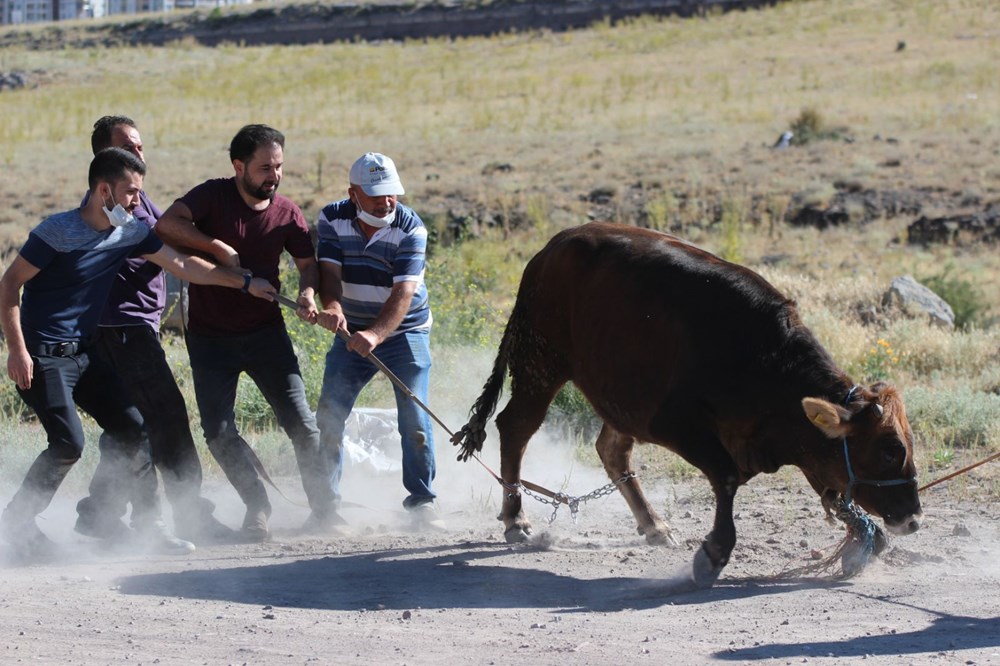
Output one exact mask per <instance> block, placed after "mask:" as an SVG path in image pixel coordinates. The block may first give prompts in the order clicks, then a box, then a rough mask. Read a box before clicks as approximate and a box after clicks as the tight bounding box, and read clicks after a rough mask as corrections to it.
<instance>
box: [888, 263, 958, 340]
mask: <svg viewBox="0 0 1000 666" xmlns="http://www.w3.org/2000/svg"><path fill="white" fill-rule="evenodd" d="M882 305H883V307H886V308H893V309H896V310H899V311H901V312H903V313H904V314H906V315H907V316H909V317H914V318H918V317H927V319H928V320H929V321H930V323H931V324H934V325H935V326H940V327H942V328H947V329H953V328H955V313H954V311H953V310H952V309H951V306H950V305H948V303H947V302H945V300H944V299H943V298H941V297H940V296H938V295H937V294H935V293H934V292H933V291H931V290H930V289H928V288H927V287H925V286H924V285H922V284H920V283H919V282H917V281H916V280H915V279H913V277H911V276H909V275H904V276H902V277H897V278H893V280H892V284H891V285H890V286H889V290H888V291H887V292H885V294H883V295H882Z"/></svg>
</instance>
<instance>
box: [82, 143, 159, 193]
mask: <svg viewBox="0 0 1000 666" xmlns="http://www.w3.org/2000/svg"><path fill="white" fill-rule="evenodd" d="M129 171H131V172H132V173H137V174H139V175H140V176H145V175H146V165H145V164H143V162H142V160H140V159H139V158H138V157H136V156H135V155H133V154H132V153H130V152H128V151H127V150H122V149H121V148H105V149H104V150H99V151H97V154H96V155H94V159H92V160H91V161H90V172H89V173H88V174H87V181H88V183H89V185H90V189H91V191H93V189H94V188H95V187H96V186H97V183H98V182H100V181H104V182H105V183H117V182H119V181H121V180H123V179H124V178H125V174H126V173H127V172H129Z"/></svg>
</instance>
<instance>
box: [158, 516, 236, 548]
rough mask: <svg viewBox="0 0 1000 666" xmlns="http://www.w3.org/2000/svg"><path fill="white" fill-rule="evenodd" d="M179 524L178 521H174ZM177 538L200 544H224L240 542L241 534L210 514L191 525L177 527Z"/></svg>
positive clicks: (200, 517)
mask: <svg viewBox="0 0 1000 666" xmlns="http://www.w3.org/2000/svg"><path fill="white" fill-rule="evenodd" d="M174 523H175V524H177V521H174ZM177 536H178V537H181V538H183V539H186V540H188V541H193V542H195V543H200V544H224V543H236V542H238V541H240V539H239V538H238V537H239V533H238V532H237V531H236V530H234V529H232V528H231V527H228V526H227V525H224V524H223V523H221V522H219V519H218V518H216V517H215V516H213V515H212V514H210V513H203V514H201V516H199V517H198V518H197V519H195V520H194V521H190V523H189V525H185V526H183V527H182V526H181V525H177Z"/></svg>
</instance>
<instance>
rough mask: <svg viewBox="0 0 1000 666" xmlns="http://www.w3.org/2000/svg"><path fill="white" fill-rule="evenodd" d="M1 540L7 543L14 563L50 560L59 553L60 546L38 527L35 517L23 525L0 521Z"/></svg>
mask: <svg viewBox="0 0 1000 666" xmlns="http://www.w3.org/2000/svg"><path fill="white" fill-rule="evenodd" d="M0 540H2V541H3V542H4V543H6V544H7V546H8V553H9V555H10V559H11V561H12V562H13V563H19V564H27V563H33V562H49V561H52V560H54V559H55V558H56V556H58V555H59V546H57V545H56V543H55V542H54V541H52V539H50V538H48V537H47V536H45V533H44V532H42V531H41V530H40V529H38V525H37V524H36V523H35V521H34V519H32V520H30V521H28V522H26V523H23V524H21V525H15V524H12V523H9V522H8V521H6V520H3V521H0Z"/></svg>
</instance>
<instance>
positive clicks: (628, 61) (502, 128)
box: [0, 0, 1000, 493]
mask: <svg viewBox="0 0 1000 666" xmlns="http://www.w3.org/2000/svg"><path fill="white" fill-rule="evenodd" d="M998 25H1000V6H998V5H997V4H996V3H995V2H992V1H990V0H944V1H938V0H912V1H910V0H907V1H903V0H881V1H878V0H847V1H843V2H829V1H824V0H811V1H796V2H786V3H782V4H780V5H778V6H776V7H773V8H769V9H766V10H761V11H748V12H735V13H730V14H725V15H713V16H709V17H707V18H703V19H662V20H660V19H656V20H654V19H648V18H647V19H636V20H633V21H629V22H627V23H625V24H621V25H614V26H612V25H608V24H601V25H595V26H593V27H592V28H590V29H588V30H581V31H573V32H567V33H549V32H537V33H528V34H507V35H499V36H495V37H491V38H476V39H458V40H446V39H434V40H413V41H408V42H405V43H351V44H332V45H311V46H271V47H258V48H244V47H240V46H239V45H227V46H223V47H219V48H214V49H209V48H204V47H200V46H197V45H195V44H193V43H185V42H181V43H177V44H174V45H171V46H169V47H165V48H146V47H143V48H115V49H106V48H93V49H86V50H62V51H28V50H23V49H17V48H8V49H4V50H3V51H0V71H12V70H20V71H26V72H30V73H31V76H32V81H33V87H31V88H29V89H24V90H18V91H4V92H0V118H2V119H3V120H2V122H0V160H2V162H3V168H4V174H5V178H3V179H2V180H0V199H2V200H3V201H4V202H5V205H4V206H3V207H2V209H0V247H2V248H4V252H5V256H7V257H9V256H10V253H11V252H13V251H16V248H17V247H18V245H19V244H20V242H22V241H23V239H24V237H25V234H26V232H27V230H28V229H29V228H30V227H31V226H32V225H34V224H36V223H37V222H38V221H39V220H40V219H41V218H42V217H43V216H45V215H47V214H49V213H51V212H54V211H57V210H61V209H65V208H69V207H72V206H74V205H76V204H77V203H78V202H79V199H80V195H81V194H82V192H83V190H84V187H85V178H84V174H85V171H86V166H87V163H88V162H89V159H90V150H89V143H88V136H89V131H90V127H91V124H92V123H93V121H94V120H95V119H96V118H97V117H99V116H101V115H104V114H107V113H125V114H127V115H130V116H131V117H133V118H135V119H136V121H137V122H138V123H139V126H140V129H141V130H142V134H143V138H144V140H145V144H146V156H147V159H148V160H149V164H150V172H149V176H148V178H147V190H148V192H149V193H150V194H151V196H152V197H153V199H154V201H157V202H159V203H160V204H161V205H166V204H169V203H170V201H172V200H173V198H175V197H177V196H179V195H180V194H183V193H184V192H185V191H186V190H187V189H188V188H190V187H192V186H193V185H195V184H197V183H199V182H201V181H202V180H204V179H205V178H208V177H212V176H218V175H228V174H229V173H231V167H230V165H229V164H228V161H227V154H226V148H227V146H228V142H229V139H230V137H231V136H232V134H233V133H234V132H235V131H236V129H238V128H239V127H240V126H241V125H243V124H245V123H249V122H266V123H268V124H271V125H274V126H276V127H278V128H280V129H282V130H283V131H284V132H285V133H286V135H287V140H288V142H287V146H286V158H287V164H286V172H285V180H284V181H283V183H282V191H283V192H284V193H285V194H286V195H288V196H290V197H291V198H292V199H294V200H295V201H297V202H298V203H299V204H300V205H301V206H302V208H303V210H304V211H305V213H306V215H307V217H309V218H311V219H315V217H316V214H317V212H318V210H319V208H320V207H321V206H322V205H323V204H325V203H326V202H327V201H330V200H333V199H335V198H339V197H341V196H342V195H343V193H344V189H345V186H346V182H345V180H346V171H347V167H348V165H349V164H350V163H351V162H352V161H353V159H354V158H355V157H356V156H357V155H358V154H360V153H361V152H363V151H366V150H377V151H381V152H385V153H387V154H390V155H392V156H393V157H394V158H395V159H396V161H397V164H398V165H399V166H400V168H401V172H402V176H403V179H404V181H405V183H406V186H407V194H408V196H407V202H408V203H409V204H410V205H412V206H414V207H415V208H416V209H417V210H418V211H419V212H420V213H421V215H422V216H423V217H424V219H425V221H427V222H428V224H429V226H431V227H432V229H434V230H435V232H436V233H437V234H438V239H439V242H438V243H437V244H436V245H435V247H434V256H433V258H432V263H431V267H430V270H429V273H428V281H429V283H430V284H431V287H432V290H433V295H434V297H435V302H434V306H435V309H436V320H437V322H438V324H437V326H438V332H437V333H436V335H437V336H438V337H437V341H438V359H439V360H438V367H439V369H440V370H439V372H440V375H439V376H440V377H441V379H440V380H439V386H438V389H439V391H438V394H437V397H436V400H437V401H438V403H439V404H448V405H452V406H453V407H454V408H455V410H456V412H457V413H458V414H461V412H462V411H463V410H464V408H465V407H466V406H467V405H468V404H470V402H471V397H472V396H474V395H475V393H476V390H477V389H478V384H479V379H478V377H485V370H484V371H483V372H482V373H480V374H478V375H476V378H475V379H469V378H468V373H467V372H463V370H464V369H466V368H468V367H469V365H468V363H469V361H468V357H469V356H470V355H476V356H477V358H478V355H482V356H484V357H489V355H490V354H491V353H492V350H493V349H495V342H496V339H497V334H498V331H499V330H500V327H501V326H502V324H503V321H504V320H505V316H506V312H507V309H508V308H509V305H510V303H511V299H512V296H513V293H514V289H515V288H516V284H517V280H518V278H519V275H520V270H521V268H522V267H523V264H524V262H525V261H526V259H527V257H529V256H530V255H531V254H532V253H533V252H534V251H535V250H537V249H538V248H539V247H540V246H541V245H542V244H543V243H544V242H545V240H546V239H547V238H548V237H549V236H550V235H551V234H552V233H553V232H554V231H556V230H558V229H560V228H563V227H565V226H567V225H573V224H579V223H582V222H585V221H587V220H588V219H612V220H618V221H622V222H626V223H641V224H645V225H648V226H654V227H657V228H662V229H665V230H670V231H673V232H675V233H678V234H680V235H683V236H685V237H687V238H689V239H691V240H692V241H694V242H696V243H698V244H701V245H703V246H705V247H707V248H709V249H711V250H713V251H715V252H717V253H720V254H722V255H723V256H726V257H727V258H731V259H734V260H738V261H740V262H741V263H745V264H748V265H750V266H752V267H754V268H756V269H758V270H760V271H761V272H763V273H764V274H765V275H766V276H767V277H768V278H769V279H771V280H772V281H773V282H774V283H775V284H776V285H778V286H779V287H780V288H782V289H784V290H785V291H787V292H788V293H790V294H791V295H793V296H794V297H795V298H797V299H798V300H799V302H800V305H801V309H802V311H803V313H804V315H805V318H806V320H807V323H809V325H810V326H811V327H813V328H814V330H815V331H816V332H817V334H818V335H819V337H820V339H821V340H822V341H823V343H824V344H825V345H827V346H828V347H829V348H830V350H831V351H832V352H833V354H834V356H835V358H836V359H837V360H838V362H840V363H841V364H842V365H843V366H844V367H845V368H847V369H848V370H849V371H851V372H852V374H854V375H855V376H856V377H858V378H859V379H863V378H866V377H884V378H888V379H890V380H892V381H895V382H897V383H898V384H900V386H902V387H903V389H904V391H905V392H906V395H907V400H908V402H909V403H910V404H911V411H912V412H913V418H914V422H915V425H917V426H918V432H919V433H920V437H921V445H922V447H924V448H925V449H926V450H927V454H926V456H925V460H926V461H928V462H931V463H932V464H936V465H940V466H948V465H952V464H954V463H955V462H956V461H957V460H961V459H964V458H963V457H964V456H966V455H971V456H975V455H978V454H979V453H981V452H982V451H983V450H984V447H985V450H992V449H995V448H996V447H997V446H1000V434H998V427H1000V426H998V425H997V421H998V420H1000V418H998V414H1000V405H998V403H1000V388H998V387H1000V369H998V368H1000V343H998V340H1000V334H998V332H997V325H996V320H997V317H998V316H1000V253H998V252H997V251H996V250H997V248H996V246H995V245H993V246H976V245H972V246H930V247H923V246H917V245H910V244H908V243H907V242H906V227H907V225H908V224H909V223H911V222H912V221H913V219H914V217H915V216H914V215H910V214H905V213H904V214H901V215H897V216H894V217H889V216H881V217H877V218H876V219H874V220H870V221H869V220H866V221H864V223H862V222H861V221H857V222H855V221H852V222H851V223H849V224H846V225H843V226H839V227H836V228H830V229H825V230H819V229H816V228H813V227H795V226H792V225H790V224H788V222H787V218H788V217H790V213H791V210H792V208H794V206H795V205H799V204H801V203H802V202H807V203H810V204H813V205H815V206H818V207H823V206H824V205H826V204H827V203H829V202H830V201H831V200H832V199H833V197H834V196H835V195H836V194H837V193H838V192H839V191H842V190H844V189H845V188H848V189H851V188H853V189H856V190H869V189H870V190H873V191H876V192H890V193H892V192H903V191H905V192H909V193H917V196H919V197H922V200H921V205H922V214H926V215H932V216H933V215H934V214H953V213H957V212H977V211H980V210H982V209H983V207H985V206H986V205H987V204H989V203H991V202H996V201H997V200H998V199H1000V160H998V156H1000V76H997V67H996V63H997V62H1000V31H998V30H997V26H998ZM804 112H805V113H807V114H808V113H809V112H815V114H817V115H818V117H819V118H820V119H821V120H822V122H823V124H824V126H825V127H827V128H833V129H835V130H836V133H837V136H838V138H835V139H832V140H816V141H812V142H809V143H807V144H805V145H794V146H792V147H790V148H787V149H783V150H774V149H772V145H773V144H774V142H775V139H776V138H777V137H778V136H779V135H780V134H781V133H782V132H783V131H785V130H787V129H788V128H789V127H790V126H791V124H792V123H793V122H794V121H795V120H796V119H797V118H800V117H801V116H802V115H803V113H804ZM455 230H461V231H460V232H456V231H455ZM456 233H458V238H457V240H456ZM459 241H461V242H459ZM902 274H913V275H915V276H916V277H918V279H923V280H931V279H934V278H940V279H943V280H945V281H947V280H951V286H952V287H953V288H954V289H953V291H954V292H955V293H957V294H958V296H957V297H958V298H962V299H964V301H965V302H967V303H971V306H972V308H973V314H974V315H975V316H974V325H973V326H971V327H970V328H968V329H967V330H963V331H958V332H954V333H945V332H941V331H937V330H934V329H931V328H929V327H928V326H926V325H925V324H923V323H921V322H913V321H909V320H904V319H896V318H892V317H888V318H882V319H880V320H879V321H877V322H875V323H871V322H868V323H862V322H861V320H859V318H858V317H857V311H858V308H859V307H866V306H877V304H878V302H879V299H880V297H881V294H882V293H883V292H884V291H885V289H886V288H887V287H888V284H889V281H890V280H891V278H893V277H895V276H897V275H902ZM297 334H298V335H300V336H301V338H302V339H301V345H302V346H301V348H302V349H303V350H305V351H304V353H305V354H306V355H307V356H310V360H311V361H312V362H314V363H315V362H318V359H319V358H321V350H320V351H318V352H317V351H315V348H316V347H317V344H315V343H316V341H315V339H314V338H312V337H310V333H309V332H307V331H306V332H299V333H297ZM879 340H884V341H885V344H880V343H879V342H878V341H879ZM886 350H891V352H892V353H887V352H886ZM177 357H178V369H179V370H178V371H179V373H181V374H183V372H184V367H183V365H184V363H183V351H182V350H179V351H178V353H177ZM485 362H488V360H487V361H485ZM450 369H454V372H455V373H456V374H457V375H458V376H461V377H463V379H465V381H463V382H456V381H453V380H451V379H450V378H449V371H450ZM314 383H315V382H314ZM316 389H317V390H318V387H316ZM388 393H389V392H388V390H387V389H386V388H385V387H382V389H380V390H379V389H376V390H374V392H373V393H372V394H371V396H370V398H369V399H370V401H371V402H372V403H376V404H377V403H379V402H380V401H384V399H385V398H387V397H388ZM11 397H12V396H10V395H9V393H8V395H7V398H11ZM192 402H193V401H192ZM16 403H17V401H16V396H14V397H13V400H11V401H8V403H7V404H15V405H16ZM567 404H568V408H569V409H572V408H573V402H572V399H569V400H568V401H567ZM457 418H461V416H458V417H456V419H457ZM970 451H971V452H972V453H969V452H970ZM989 492H992V493H997V492H1000V491H998V490H997V486H996V482H993V484H992V485H991V486H990V490H989Z"/></svg>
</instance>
